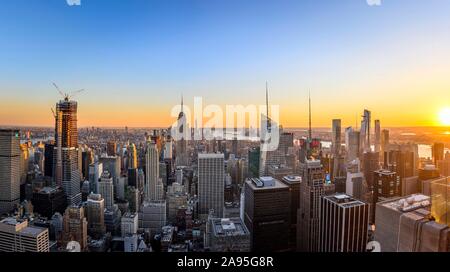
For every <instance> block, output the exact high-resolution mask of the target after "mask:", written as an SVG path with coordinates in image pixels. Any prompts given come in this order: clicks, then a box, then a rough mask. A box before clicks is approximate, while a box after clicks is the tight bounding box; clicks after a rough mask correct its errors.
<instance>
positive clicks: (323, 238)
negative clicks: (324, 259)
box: [319, 194, 369, 252]
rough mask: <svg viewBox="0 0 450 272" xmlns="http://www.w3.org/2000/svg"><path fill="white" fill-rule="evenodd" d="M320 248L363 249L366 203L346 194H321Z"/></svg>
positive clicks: (332, 249) (327, 250) (366, 224)
mask: <svg viewBox="0 0 450 272" xmlns="http://www.w3.org/2000/svg"><path fill="white" fill-rule="evenodd" d="M320 210H321V212H320V246H319V247H320V249H319V250H320V251H321V252H365V251H366V245H367V238H368V235H367V232H368V226H369V205H368V204H367V203H364V202H362V201H360V200H356V199H354V198H351V197H350V196H348V195H345V194H335V195H331V196H323V197H322V199H321V204H320Z"/></svg>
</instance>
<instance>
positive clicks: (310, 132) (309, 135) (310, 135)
mask: <svg viewBox="0 0 450 272" xmlns="http://www.w3.org/2000/svg"><path fill="white" fill-rule="evenodd" d="M308 137H309V139H310V140H311V139H312V129H311V91H309V128H308Z"/></svg>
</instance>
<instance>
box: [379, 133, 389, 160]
mask: <svg viewBox="0 0 450 272" xmlns="http://www.w3.org/2000/svg"><path fill="white" fill-rule="evenodd" d="M387 151H389V130H387V129H383V130H382V131H381V146H380V152H381V153H380V154H384V153H385V152H387Z"/></svg>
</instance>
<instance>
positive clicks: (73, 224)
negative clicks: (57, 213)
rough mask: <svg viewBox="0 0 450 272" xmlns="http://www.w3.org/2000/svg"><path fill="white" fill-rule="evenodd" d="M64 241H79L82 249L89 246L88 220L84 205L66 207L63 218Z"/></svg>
mask: <svg viewBox="0 0 450 272" xmlns="http://www.w3.org/2000/svg"><path fill="white" fill-rule="evenodd" d="M63 241H64V242H65V243H68V242H70V241H76V242H78V243H79V244H80V248H81V250H82V251H83V250H85V249H86V248H87V220H86V217H85V215H84V208H83V207H77V206H70V207H68V208H67V209H66V212H65V213H64V219H63Z"/></svg>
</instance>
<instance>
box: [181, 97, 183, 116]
mask: <svg viewBox="0 0 450 272" xmlns="http://www.w3.org/2000/svg"><path fill="white" fill-rule="evenodd" d="M181 112H183V94H181Z"/></svg>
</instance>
